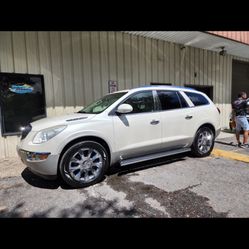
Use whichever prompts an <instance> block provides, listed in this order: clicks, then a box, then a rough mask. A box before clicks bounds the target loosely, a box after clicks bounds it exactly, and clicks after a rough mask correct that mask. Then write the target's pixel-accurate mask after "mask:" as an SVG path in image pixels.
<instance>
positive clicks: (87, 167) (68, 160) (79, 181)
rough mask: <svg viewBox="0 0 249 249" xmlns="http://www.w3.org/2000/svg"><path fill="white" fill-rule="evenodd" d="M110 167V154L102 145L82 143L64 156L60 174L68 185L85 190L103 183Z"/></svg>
mask: <svg viewBox="0 0 249 249" xmlns="http://www.w3.org/2000/svg"><path fill="white" fill-rule="evenodd" d="M108 166H109V157H108V153H107V151H106V149H105V148H104V147H103V146H102V145H101V144H99V143H97V142H94V141H82V142H79V143H76V144H74V145H72V146H71V147H70V148H69V149H68V150H67V151H66V152H65V153H64V154H63V156H62V158H61V161H60V165H59V172H60V175H61V177H62V179H63V180H64V181H65V182H66V183H67V184H68V185H70V186H71V187H73V188H83V187H88V186H90V185H93V184H95V183H97V182H99V181H101V180H102V179H103V178H104V175H105V172H106V170H107V168H108Z"/></svg>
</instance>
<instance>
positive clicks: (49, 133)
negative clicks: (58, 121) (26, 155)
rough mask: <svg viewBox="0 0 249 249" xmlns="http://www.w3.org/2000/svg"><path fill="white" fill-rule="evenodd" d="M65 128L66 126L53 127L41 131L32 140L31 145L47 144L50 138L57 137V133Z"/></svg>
mask: <svg viewBox="0 0 249 249" xmlns="http://www.w3.org/2000/svg"><path fill="white" fill-rule="evenodd" d="M66 127H67V126H66V125H59V126H55V127H52V128H49V129H45V130H42V131H39V132H38V133H37V134H36V135H35V137H34V139H33V143H34V144H42V143H45V142H47V141H48V140H50V139H51V138H53V137H55V136H56V135H58V134H59V133H61V132H62V131H63V130H64V129H65V128H66Z"/></svg>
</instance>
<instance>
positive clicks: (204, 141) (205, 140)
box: [197, 130, 213, 154]
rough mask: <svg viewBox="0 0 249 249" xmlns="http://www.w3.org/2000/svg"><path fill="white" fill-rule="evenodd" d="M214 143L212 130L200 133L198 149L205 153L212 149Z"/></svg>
mask: <svg viewBox="0 0 249 249" xmlns="http://www.w3.org/2000/svg"><path fill="white" fill-rule="evenodd" d="M212 144H213V134H212V132H210V131H207V130H205V131H203V132H201V133H200V134H199V137H198V142H197V146H198V150H199V151H200V152H201V153H202V154H205V153H207V152H209V151H210V150H211V147H212Z"/></svg>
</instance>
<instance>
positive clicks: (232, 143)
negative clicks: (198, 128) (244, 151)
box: [215, 141, 237, 147]
mask: <svg viewBox="0 0 249 249" xmlns="http://www.w3.org/2000/svg"><path fill="white" fill-rule="evenodd" d="M215 143H217V144H223V145H228V146H233V147H237V144H235V143H234V142H223V141H215Z"/></svg>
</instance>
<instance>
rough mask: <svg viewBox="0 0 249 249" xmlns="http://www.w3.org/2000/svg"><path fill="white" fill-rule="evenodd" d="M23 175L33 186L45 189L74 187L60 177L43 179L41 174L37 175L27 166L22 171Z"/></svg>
mask: <svg viewBox="0 0 249 249" xmlns="http://www.w3.org/2000/svg"><path fill="white" fill-rule="evenodd" d="M21 176H22V178H23V179H24V180H25V181H26V182H27V183H28V184H30V185H31V186H33V187H37V188H45V189H57V188H59V187H61V188H62V189H73V188H71V187H70V186H68V185H67V184H65V183H64V182H63V181H62V179H61V178H60V177H58V178H57V179H55V180H47V179H43V178H41V177H40V176H37V175H35V174H34V173H33V172H31V171H30V170H29V169H28V168H25V169H24V170H23V171H22V173H21Z"/></svg>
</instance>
